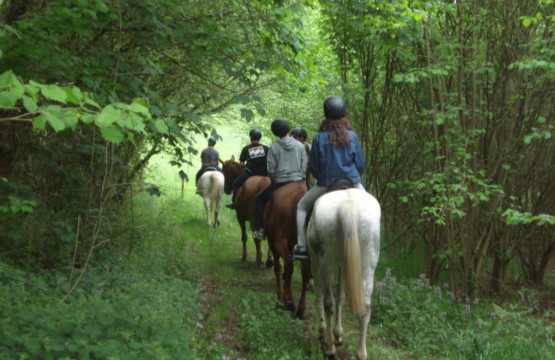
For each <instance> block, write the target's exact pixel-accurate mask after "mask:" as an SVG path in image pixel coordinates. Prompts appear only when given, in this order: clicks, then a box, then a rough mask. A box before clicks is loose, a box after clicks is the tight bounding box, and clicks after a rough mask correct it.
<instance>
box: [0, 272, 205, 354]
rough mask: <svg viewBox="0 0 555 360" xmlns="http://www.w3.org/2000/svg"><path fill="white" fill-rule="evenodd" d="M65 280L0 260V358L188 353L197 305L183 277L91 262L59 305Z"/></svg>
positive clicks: (196, 319)
mask: <svg viewBox="0 0 555 360" xmlns="http://www.w3.org/2000/svg"><path fill="white" fill-rule="evenodd" d="M67 282H68V280H67V278H64V277H62V276H59V275H57V274H52V273H44V274H30V273H26V272H23V271H17V270H14V269H13V268H10V267H9V266H7V265H6V264H5V263H0V293H2V294H4V295H3V296H1V297H0V358H2V359H145V358H148V359H190V358H191V349H190V337H191V333H192V331H191V328H192V327H193V326H194V324H195V323H196V322H197V321H198V317H197V314H198V312H197V310H198V305H197V294H196V291H195V289H194V288H193V287H192V285H191V284H190V283H189V282H188V281H185V280H182V279H179V278H177V277H175V276H171V275H166V274H164V273H162V272H149V271H145V269H144V268H142V267H141V266H140V264H133V265H132V264H128V265H127V266H125V267H117V268H116V267H114V268H110V267H108V266H104V267H94V266H92V267H91V268H90V269H88V270H87V272H86V275H85V276H84V277H83V279H82V280H81V283H80V284H79V286H78V287H77V288H76V289H75V291H73V293H72V294H71V296H70V297H68V299H67V300H66V301H65V302H64V303H61V304H59V301H60V300H61V299H62V298H63V296H64V292H65V291H66V290H67V285H66V284H67ZM58 304H59V305H58Z"/></svg>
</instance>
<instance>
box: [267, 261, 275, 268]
mask: <svg viewBox="0 0 555 360" xmlns="http://www.w3.org/2000/svg"><path fill="white" fill-rule="evenodd" d="M273 266H274V260H266V269H269V268H271V267H273Z"/></svg>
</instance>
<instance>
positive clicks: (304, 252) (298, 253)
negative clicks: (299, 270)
mask: <svg viewBox="0 0 555 360" xmlns="http://www.w3.org/2000/svg"><path fill="white" fill-rule="evenodd" d="M292 256H293V259H296V260H305V259H308V249H307V248H306V246H305V247H304V249H301V247H300V246H298V245H295V247H294V248H293V254H292Z"/></svg>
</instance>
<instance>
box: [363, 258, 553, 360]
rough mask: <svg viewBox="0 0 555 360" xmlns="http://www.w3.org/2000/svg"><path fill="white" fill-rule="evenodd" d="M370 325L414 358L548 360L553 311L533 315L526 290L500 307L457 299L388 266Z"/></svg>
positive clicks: (531, 299) (483, 302) (377, 282)
mask: <svg viewBox="0 0 555 360" xmlns="http://www.w3.org/2000/svg"><path fill="white" fill-rule="evenodd" d="M375 288H376V290H375V292H374V297H373V309H372V311H373V319H372V323H373V326H374V327H375V328H376V329H377V334H378V336H380V337H383V340H384V341H385V342H387V343H389V344H392V345H394V346H396V347H399V348H403V349H408V350H409V351H410V353H411V356H414V357H415V358H418V359H420V358H429V357H430V356H432V355H433V357H436V358H448V359H515V360H517V359H531V360H532V359H549V358H551V356H552V354H553V351H554V350H555V347H554V343H553V330H554V329H553V324H552V322H551V321H550V319H551V318H552V317H553V315H554V313H553V311H552V310H550V311H547V312H545V313H543V314H542V315H541V316H540V317H536V316H533V312H534V310H535V304H534V300H533V297H531V296H529V294H528V292H527V291H525V290H522V291H521V292H520V295H521V301H519V302H515V303H512V304H508V305H505V306H504V307H501V306H498V305H496V304H495V303H491V302H485V301H480V299H478V298H475V299H470V298H465V299H457V298H455V296H454V295H453V294H452V293H450V292H449V291H447V290H446V289H445V288H444V287H440V286H432V285H430V283H429V281H428V280H427V279H426V278H425V277H424V276H423V275H421V276H420V277H418V278H417V279H412V280H410V279H409V280H406V279H405V280H402V281H398V280H397V279H396V278H395V276H393V275H392V273H391V271H390V270H389V269H387V271H386V274H385V276H384V277H383V279H381V280H376V283H375Z"/></svg>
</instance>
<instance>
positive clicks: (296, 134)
mask: <svg viewBox="0 0 555 360" xmlns="http://www.w3.org/2000/svg"><path fill="white" fill-rule="evenodd" d="M289 136H291V137H293V138H294V139H295V140H297V141H300V142H301V143H302V144H303V145H304V146H305V148H306V152H307V154H308V153H310V149H311V148H312V144H310V143H307V142H306V139H307V138H308V134H307V133H306V130H305V129H303V128H302V127H296V128H294V129H293V130H292V131H291V134H290V135H289ZM307 175H308V176H307V179H306V186H307V187H308V188H309V189H310V188H311V187H313V186H316V178H314V175H312V174H310V173H309V174H307Z"/></svg>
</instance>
